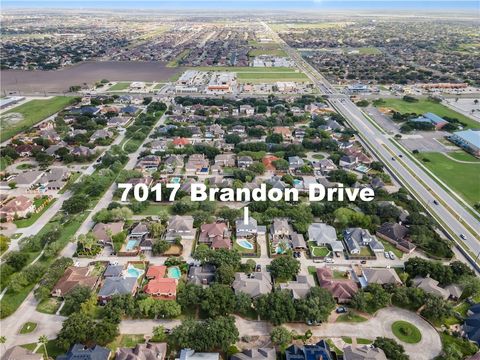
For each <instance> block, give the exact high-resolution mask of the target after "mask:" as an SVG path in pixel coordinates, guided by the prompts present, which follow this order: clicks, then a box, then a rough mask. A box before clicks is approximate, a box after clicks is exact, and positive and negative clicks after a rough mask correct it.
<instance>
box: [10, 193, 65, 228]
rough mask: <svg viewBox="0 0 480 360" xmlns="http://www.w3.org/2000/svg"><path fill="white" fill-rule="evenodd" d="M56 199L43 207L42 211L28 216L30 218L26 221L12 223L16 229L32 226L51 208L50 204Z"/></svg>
mask: <svg viewBox="0 0 480 360" xmlns="http://www.w3.org/2000/svg"><path fill="white" fill-rule="evenodd" d="M55 200H56V199H53V200H51V201H50V202H49V203H48V204H47V205H45V207H44V208H43V209H42V211H39V212H36V213H35V214H32V215H30V217H28V218H26V219H19V220H16V221H14V223H15V225H17V228H26V227H29V226H31V225H33V224H34V223H35V222H36V221H37V220H38V218H39V217H40V216H42V214H43V213H44V212H45V211H47V209H48V208H49V207H50V206H52V204H53V203H54V202H55Z"/></svg>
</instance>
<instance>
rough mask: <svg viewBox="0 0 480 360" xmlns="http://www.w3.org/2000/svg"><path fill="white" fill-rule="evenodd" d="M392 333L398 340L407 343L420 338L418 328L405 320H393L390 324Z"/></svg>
mask: <svg viewBox="0 0 480 360" xmlns="http://www.w3.org/2000/svg"><path fill="white" fill-rule="evenodd" d="M392 331H393V335H395V336H396V337H397V338H398V339H399V340H400V341H403V342H406V343H408V344H416V343H419V342H420V340H422V333H421V332H420V330H418V328H417V327H416V326H415V325H413V324H411V323H409V322H407V321H402V320H400V321H395V322H394V323H393V324H392Z"/></svg>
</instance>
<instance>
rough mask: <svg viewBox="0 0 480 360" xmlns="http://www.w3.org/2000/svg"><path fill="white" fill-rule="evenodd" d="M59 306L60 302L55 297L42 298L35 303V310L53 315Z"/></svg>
mask: <svg viewBox="0 0 480 360" xmlns="http://www.w3.org/2000/svg"><path fill="white" fill-rule="evenodd" d="M59 307H60V302H59V301H58V300H57V299H55V298H50V299H46V300H43V301H42V302H41V303H39V304H38V305H37V311H38V312H41V313H44V314H50V315H53V314H55V313H56V312H57V310H58V308H59Z"/></svg>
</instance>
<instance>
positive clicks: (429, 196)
mask: <svg viewBox="0 0 480 360" xmlns="http://www.w3.org/2000/svg"><path fill="white" fill-rule="evenodd" d="M263 25H264V27H265V29H266V30H267V31H268V32H269V33H270V34H271V37H272V38H273V39H274V40H275V41H277V42H278V43H280V44H281V46H282V47H283V49H284V50H285V52H286V53H287V54H288V55H289V56H290V57H291V58H292V59H293V60H294V61H295V63H296V65H297V66H298V68H299V69H300V70H302V71H303V72H304V73H305V74H306V75H307V76H308V77H309V78H310V80H311V81H312V82H313V83H314V85H315V86H317V88H318V89H319V90H320V92H321V93H322V94H324V95H327V96H328V101H329V102H330V104H331V105H332V106H333V107H334V108H335V109H336V110H337V111H338V112H339V113H341V114H342V115H343V116H344V117H345V119H346V120H347V121H348V122H349V123H350V125H351V126H352V127H353V128H354V129H356V130H357V131H358V133H359V136H360V140H361V141H362V143H363V144H364V145H365V146H366V147H367V148H368V149H369V150H370V151H371V152H372V153H373V154H374V155H375V156H376V157H378V158H379V159H380V160H381V161H382V162H383V163H384V164H385V165H386V167H387V168H388V169H389V171H390V172H391V173H392V174H393V175H394V176H395V178H396V179H397V180H398V181H399V182H401V183H402V185H403V186H405V187H407V188H408V189H409V190H410V191H411V193H412V195H414V196H415V197H416V198H417V200H418V201H420V202H421V203H422V204H423V206H424V207H425V209H426V210H427V211H428V212H429V213H430V215H431V216H432V217H434V218H435V219H436V220H437V221H438V222H439V224H440V225H441V226H442V228H443V229H444V231H445V232H446V233H447V234H448V235H449V236H450V238H451V239H452V240H454V241H455V242H456V243H457V245H458V247H459V248H460V249H461V250H463V251H462V252H463V253H464V255H465V256H466V257H467V258H469V260H470V261H471V262H473V261H477V263H478V254H480V238H479V233H480V222H479V221H478V220H477V219H476V218H475V217H474V216H473V215H472V214H471V213H470V212H469V211H467V210H466V209H465V208H464V207H463V206H462V205H460V204H459V203H458V201H457V200H456V199H455V198H454V197H453V196H452V195H450V194H449V193H448V192H447V191H446V190H444V189H443V188H442V187H441V186H440V185H439V184H438V183H437V182H436V181H435V180H434V179H432V178H431V177H430V176H429V175H428V174H427V173H426V172H425V171H424V170H423V169H422V168H421V167H420V166H419V165H418V164H417V163H416V162H415V161H414V160H412V159H411V158H410V155H409V154H407V153H406V152H405V151H403V149H402V148H399V147H398V144H396V143H395V140H394V139H392V138H391V136H390V135H388V134H386V133H384V132H383V131H381V129H379V128H378V127H377V126H375V125H374V124H373V122H372V121H371V120H369V119H368V118H367V117H366V115H365V114H364V113H363V112H362V111H361V110H360V109H359V108H358V107H357V106H356V105H355V104H354V103H353V102H352V101H351V100H350V99H349V97H348V96H345V95H342V94H339V93H338V92H336V91H335V89H334V88H333V87H332V86H331V85H330V83H329V82H328V81H327V80H326V79H325V78H324V77H323V76H322V75H321V74H320V73H319V72H318V71H317V70H316V69H314V68H313V67H312V66H311V65H310V64H308V63H307V61H305V59H303V58H302V57H301V55H300V54H299V53H298V52H297V51H296V50H295V49H293V48H291V47H290V46H289V45H288V44H287V43H285V42H284V41H283V40H282V39H281V38H280V37H279V36H278V34H277V33H275V32H274V31H273V30H272V29H271V28H270V27H269V26H268V25H267V24H266V23H263ZM459 176H461V175H460V174H459Z"/></svg>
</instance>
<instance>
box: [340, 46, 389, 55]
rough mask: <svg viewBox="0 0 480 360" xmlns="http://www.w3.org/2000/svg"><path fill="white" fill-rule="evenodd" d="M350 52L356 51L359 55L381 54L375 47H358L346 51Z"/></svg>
mask: <svg viewBox="0 0 480 360" xmlns="http://www.w3.org/2000/svg"><path fill="white" fill-rule="evenodd" d="M351 50H357V51H358V54H359V55H379V54H381V53H382V52H381V51H380V50H378V49H377V48H376V47H360V48H355V49H350V50H347V51H351Z"/></svg>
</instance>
